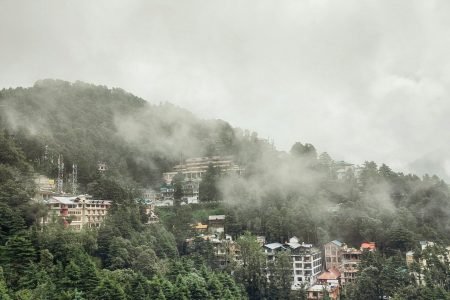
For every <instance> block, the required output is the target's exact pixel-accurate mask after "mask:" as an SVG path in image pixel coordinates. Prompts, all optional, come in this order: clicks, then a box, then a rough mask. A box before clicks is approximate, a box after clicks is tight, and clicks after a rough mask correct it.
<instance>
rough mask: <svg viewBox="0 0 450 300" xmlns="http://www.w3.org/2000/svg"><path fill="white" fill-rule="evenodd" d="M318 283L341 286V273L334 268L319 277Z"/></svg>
mask: <svg viewBox="0 0 450 300" xmlns="http://www.w3.org/2000/svg"><path fill="white" fill-rule="evenodd" d="M317 283H318V284H321V285H329V286H340V285H341V272H339V270H337V269H334V268H333V269H330V270H327V271H324V272H323V273H322V274H320V275H319V276H318V277H317Z"/></svg>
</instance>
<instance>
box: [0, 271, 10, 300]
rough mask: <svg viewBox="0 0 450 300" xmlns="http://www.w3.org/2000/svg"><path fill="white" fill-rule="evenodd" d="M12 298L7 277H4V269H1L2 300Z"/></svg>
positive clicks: (0, 297)
mask: <svg viewBox="0 0 450 300" xmlns="http://www.w3.org/2000/svg"><path fill="white" fill-rule="evenodd" d="M10 299H11V297H10V296H9V293H8V287H7V286H6V282H5V277H3V269H2V267H0V300H10Z"/></svg>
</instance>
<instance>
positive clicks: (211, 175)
mask: <svg viewBox="0 0 450 300" xmlns="http://www.w3.org/2000/svg"><path fill="white" fill-rule="evenodd" d="M219 176H220V170H219V169H218V168H216V167H213V165H212V164H211V165H209V166H208V169H207V170H206V172H205V174H204V176H203V177H202V181H201V182H200V186H199V200H200V201H201V202H211V201H218V200H220V199H221V195H220V190H219V188H218V186H217V184H218V180H219Z"/></svg>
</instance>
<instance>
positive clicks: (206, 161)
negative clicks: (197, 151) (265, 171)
mask: <svg viewBox="0 0 450 300" xmlns="http://www.w3.org/2000/svg"><path fill="white" fill-rule="evenodd" d="M210 165H211V166H213V167H214V168H217V169H218V170H220V172H221V173H223V174H237V175H241V174H242V173H243V171H244V170H243V169H242V168H241V167H240V166H239V165H237V164H235V163H234V162H233V158H232V157H231V156H225V157H222V156H211V157H196V158H189V159H186V160H185V161H184V163H182V164H179V165H175V166H174V167H173V170H172V171H171V172H165V173H163V179H164V182H165V183H166V184H168V185H171V184H172V180H173V178H174V177H175V175H177V174H182V175H183V176H184V183H183V194H184V196H185V197H186V201H187V202H188V203H195V202H196V201H195V200H198V196H199V188H200V182H201V180H202V177H203V175H204V174H205V173H206V171H207V170H208V168H209V166H210Z"/></svg>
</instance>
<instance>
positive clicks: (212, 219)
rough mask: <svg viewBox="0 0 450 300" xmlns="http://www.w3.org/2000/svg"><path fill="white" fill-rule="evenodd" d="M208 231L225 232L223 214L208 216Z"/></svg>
mask: <svg viewBox="0 0 450 300" xmlns="http://www.w3.org/2000/svg"><path fill="white" fill-rule="evenodd" d="M208 226H209V232H211V233H219V234H220V233H223V232H225V215H213V216H209V217H208Z"/></svg>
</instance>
